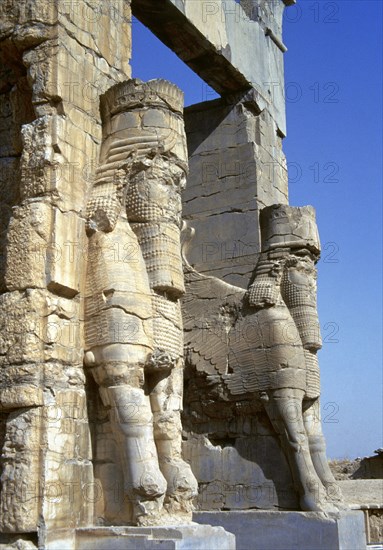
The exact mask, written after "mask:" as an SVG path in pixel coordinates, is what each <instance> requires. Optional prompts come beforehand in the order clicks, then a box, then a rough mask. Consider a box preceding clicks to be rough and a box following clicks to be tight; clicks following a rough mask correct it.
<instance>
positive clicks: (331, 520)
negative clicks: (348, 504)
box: [193, 510, 366, 550]
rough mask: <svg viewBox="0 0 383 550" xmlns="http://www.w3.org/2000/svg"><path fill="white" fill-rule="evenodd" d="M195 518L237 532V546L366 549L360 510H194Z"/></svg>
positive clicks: (282, 549)
mask: <svg viewBox="0 0 383 550" xmlns="http://www.w3.org/2000/svg"><path fill="white" fill-rule="evenodd" d="M193 519H194V521H197V522H198V523H203V524H208V525H209V524H211V525H220V526H222V527H223V528H224V529H225V530H227V531H229V532H231V533H234V534H235V536H236V544H237V550H249V549H251V550H257V549H259V550H329V549H330V548H331V550H350V548H352V549H353V550H365V548H366V534H365V528H364V518H363V514H362V513H361V512H355V511H349V512H340V513H339V515H332V514H329V515H325V514H321V513H319V512H266V511H254V510H247V511H242V512H195V513H194V515H193Z"/></svg>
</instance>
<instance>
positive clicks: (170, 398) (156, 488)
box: [85, 80, 197, 524]
mask: <svg viewBox="0 0 383 550" xmlns="http://www.w3.org/2000/svg"><path fill="white" fill-rule="evenodd" d="M101 110H102V119H103V142H102V147H101V160H100V166H99V168H98V170H97V176H96V181H95V184H94V187H93V190H92V194H91V197H90V199H89V202H88V207H87V223H88V234H89V255H88V270H87V290H86V305H85V331H86V336H85V338H86V354H85V364H86V366H87V367H89V369H90V370H91V372H92V374H93V377H94V379H95V380H96V382H97V384H98V385H99V390H100V395H101V398H102V401H103V403H104V405H105V406H106V407H107V408H108V409H109V418H110V422H111V426H112V430H113V434H114V437H115V439H116V440H117V441H118V446H119V451H120V457H121V461H122V463H123V471H124V482H125V493H126V494H127V495H128V496H129V499H130V500H131V501H132V503H133V511H134V521H135V522H138V523H140V524H153V523H157V522H162V523H166V522H169V521H174V520H175V519H176V517H179V518H180V520H181V519H182V521H184V520H185V514H186V515H188V514H189V512H190V511H191V500H192V498H193V497H194V496H195V495H196V491H197V484H196V481H195V478H194V476H193V475H192V472H191V469H190V467H189V465H188V464H186V463H185V462H184V461H183V460H182V457H181V423H180V411H181V407H182V391H183V332H182V331H183V328H182V318H181V311H180V303H179V298H180V296H182V294H183V292H184V282H183V272H182V261H181V254H180V224H181V197H180V192H181V190H182V188H183V187H184V185H185V181H186V173H187V152H186V145H185V135H184V128H183V119H182V110H183V94H182V92H181V91H180V90H179V89H178V88H177V87H175V86H174V85H172V84H170V83H169V82H167V81H164V80H153V81H149V82H147V83H143V82H141V81H139V80H130V81H127V82H124V83H121V84H118V85H116V86H114V87H113V88H111V89H110V90H108V92H107V93H106V94H105V95H104V96H102V98H101Z"/></svg>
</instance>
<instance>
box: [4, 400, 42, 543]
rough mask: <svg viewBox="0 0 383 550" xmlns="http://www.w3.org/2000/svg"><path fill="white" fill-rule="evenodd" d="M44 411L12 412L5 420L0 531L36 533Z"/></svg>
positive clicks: (26, 410)
mask: <svg viewBox="0 0 383 550" xmlns="http://www.w3.org/2000/svg"><path fill="white" fill-rule="evenodd" d="M42 420H43V419H42V415H41V408H40V407H35V408H30V409H24V410H21V411H20V410H17V411H15V412H11V413H10V414H9V415H8V418H7V420H6V433H5V439H4V444H3V449H2V462H3V472H2V492H1V495H0V511H1V513H0V530H1V531H3V532H19V533H23V532H28V531H34V530H35V529H36V524H37V521H38V514H39V510H40V496H41V495H40V492H39V476H40V472H41V469H40V467H41V466H40V465H41V463H40V461H41V455H40V452H41V443H42V440H41V436H42V431H41V423H42Z"/></svg>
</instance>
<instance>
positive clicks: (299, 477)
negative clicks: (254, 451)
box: [263, 388, 334, 511]
mask: <svg viewBox="0 0 383 550" xmlns="http://www.w3.org/2000/svg"><path fill="white" fill-rule="evenodd" d="M303 395H304V392H303V391H302V390H297V389H290V388H284V389H279V390H273V391H270V392H269V394H268V398H269V399H268V400H266V401H265V400H263V401H264V403H265V409H266V412H267V414H268V415H269V418H270V420H271V422H272V424H273V426H274V428H275V430H276V431H277V433H278V434H279V436H280V440H281V444H282V448H283V449H284V451H285V453H286V456H287V459H288V461H289V464H290V468H291V473H292V476H293V480H294V484H295V487H296V489H297V491H298V493H299V495H300V505H301V508H302V510H308V511H310V510H311V511H334V508H333V507H332V506H331V505H330V504H329V503H328V502H327V499H326V493H325V491H324V488H323V485H322V483H321V481H320V479H319V477H318V475H317V473H316V471H315V468H314V465H313V463H312V460H311V455H310V450H309V442H308V438H307V434H306V429H305V426H304V423H303V417H302V401H303Z"/></svg>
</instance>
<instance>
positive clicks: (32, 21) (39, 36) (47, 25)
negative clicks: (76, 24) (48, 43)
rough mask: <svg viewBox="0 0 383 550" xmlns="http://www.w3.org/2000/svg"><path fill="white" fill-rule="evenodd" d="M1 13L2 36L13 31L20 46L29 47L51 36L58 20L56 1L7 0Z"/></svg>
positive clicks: (14, 38) (6, 35)
mask: <svg viewBox="0 0 383 550" xmlns="http://www.w3.org/2000/svg"><path fill="white" fill-rule="evenodd" d="M0 15H1V18H0V19H1V26H0V38H3V37H8V36H9V34H10V32H12V31H13V37H12V38H13V40H14V41H15V42H16V43H17V45H18V47H19V48H28V47H31V46H34V45H35V44H38V43H39V42H41V41H42V40H46V39H47V38H48V37H50V36H51V34H52V25H54V23H55V22H56V21H57V9H56V2H45V0H38V1H37V2H32V3H31V2H29V0H20V1H17V2H15V0H5V1H4V2H2V3H1V9H0Z"/></svg>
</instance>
